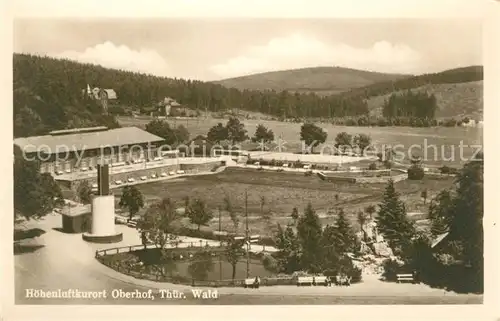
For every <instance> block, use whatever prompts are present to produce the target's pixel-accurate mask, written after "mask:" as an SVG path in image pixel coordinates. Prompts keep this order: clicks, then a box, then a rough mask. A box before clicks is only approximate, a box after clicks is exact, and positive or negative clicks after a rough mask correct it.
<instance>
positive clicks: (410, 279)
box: [396, 273, 414, 283]
mask: <svg viewBox="0 0 500 321" xmlns="http://www.w3.org/2000/svg"><path fill="white" fill-rule="evenodd" d="M396 278H397V280H398V283H401V282H403V281H408V282H411V283H413V282H414V279H413V274H411V273H409V274H396Z"/></svg>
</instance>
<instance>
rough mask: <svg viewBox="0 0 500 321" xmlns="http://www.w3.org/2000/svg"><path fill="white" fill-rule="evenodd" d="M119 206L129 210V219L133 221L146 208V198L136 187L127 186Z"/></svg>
mask: <svg viewBox="0 0 500 321" xmlns="http://www.w3.org/2000/svg"><path fill="white" fill-rule="evenodd" d="M118 206H120V207H122V208H126V209H128V212H129V219H132V218H133V217H134V215H135V214H137V212H139V210H140V209H141V208H143V207H144V197H143V196H142V193H141V191H139V190H138V189H137V187H135V186H133V185H132V186H125V187H124V188H123V191H122V196H121V197H120V203H118Z"/></svg>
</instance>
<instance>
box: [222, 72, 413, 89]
mask: <svg viewBox="0 0 500 321" xmlns="http://www.w3.org/2000/svg"><path fill="white" fill-rule="evenodd" d="M412 76H413V75H404V74H390V73H381V72H372V71H365V70H358V69H352V68H344V67H313V68H299V69H289V70H281V71H270V72H264V73H258V74H252V75H247V76H241V77H235V78H228V79H223V80H219V81H214V82H213V83H215V84H220V85H223V86H225V87H229V88H236V89H239V90H245V89H246V90H275V91H283V90H287V91H291V92H300V93H303V92H314V93H316V94H318V95H332V94H338V93H342V92H345V91H348V90H351V89H353V88H359V87H364V86H367V85H371V84H374V83H377V82H384V81H395V80H399V79H404V78H409V77H412Z"/></svg>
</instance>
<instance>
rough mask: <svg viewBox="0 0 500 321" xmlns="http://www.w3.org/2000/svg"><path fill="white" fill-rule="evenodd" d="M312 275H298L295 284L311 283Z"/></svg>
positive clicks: (312, 281) (312, 280)
mask: <svg viewBox="0 0 500 321" xmlns="http://www.w3.org/2000/svg"><path fill="white" fill-rule="evenodd" d="M313 283H314V277H312V276H299V277H298V278H297V286H301V285H313Z"/></svg>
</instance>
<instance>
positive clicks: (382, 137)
mask: <svg viewBox="0 0 500 321" xmlns="http://www.w3.org/2000/svg"><path fill="white" fill-rule="evenodd" d="M101 9H104V8H100V9H99V10H101ZM109 9H110V8H109ZM104 10H107V9H104ZM110 10H111V9H110ZM12 31H13V54H12V63H13V78H12V84H13V88H12V89H13V92H12V94H13V101H12V122H13V123H12V124H13V125H12V130H13V148H14V153H13V155H14V156H13V165H9V166H13V177H14V179H13V186H12V188H13V197H14V201H13V206H14V210H13V215H14V225H13V265H14V275H13V278H14V281H13V282H14V294H13V295H14V304H15V305H16V306H22V305H44V306H49V305H134V306H137V305H233V306H238V305H239V306H241V305H352V306H353V307H354V306H355V305H372V306H373V305H482V304H483V303H484V288H485V281H484V280H485V278H484V269H485V268H484V266H485V263H484V256H485V255H484V252H485V250H484V247H485V246H484V243H485V238H484V228H485V227H484V226H483V212H484V211H485V210H486V209H485V207H484V192H483V176H484V160H483V157H484V150H483V121H484V118H485V117H484V113H483V105H484V103H483V94H484V77H483V75H484V72H483V65H484V60H483V54H484V52H483V33H484V26H483V21H482V20H481V19H477V18H470V19H464V18H460V19H455V18H419V19H415V18H411V19H410V18H386V19H383V18H328V19H327V18H266V17H261V18H230V17H228V18H206V19H204V18H167V17H165V18H143V17H136V18H133V17H132V18H131V17H122V18H118V17H117V18H97V17H86V18H84V17H79V18H69V17H22V18H14V20H13V29H12ZM487 126H490V125H487ZM492 126H494V125H492Z"/></svg>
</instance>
